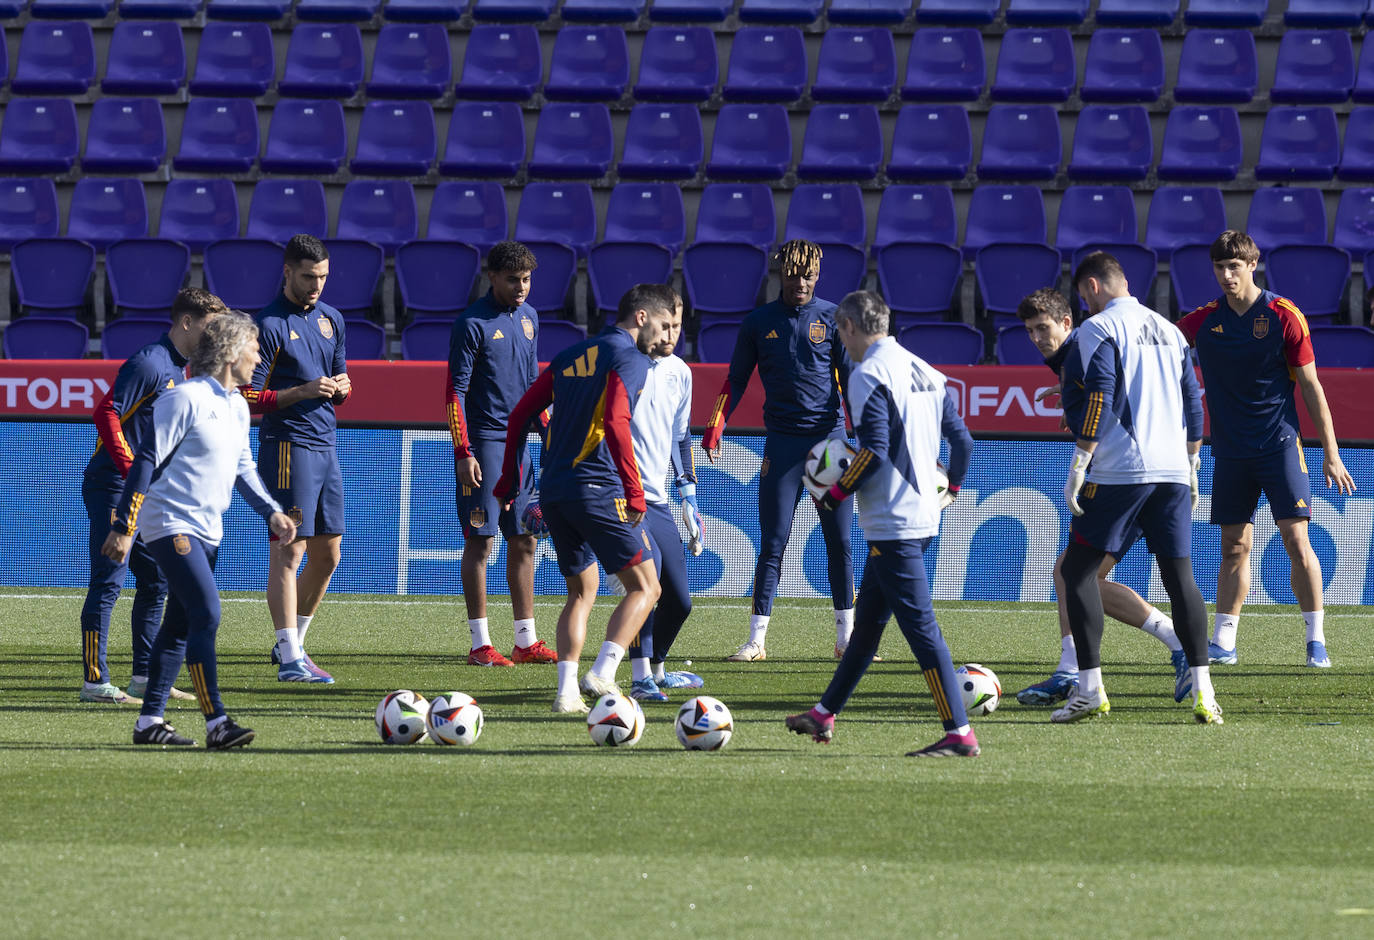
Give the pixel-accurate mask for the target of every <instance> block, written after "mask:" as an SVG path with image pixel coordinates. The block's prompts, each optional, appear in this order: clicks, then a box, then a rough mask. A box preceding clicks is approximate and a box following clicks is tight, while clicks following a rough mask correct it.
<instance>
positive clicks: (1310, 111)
mask: <svg viewBox="0 0 1374 940" xmlns="http://www.w3.org/2000/svg"><path fill="white" fill-rule="evenodd" d="M1340 149H1341V140H1340V133H1339V131H1338V130H1337V129H1336V112H1335V111H1333V110H1332V109H1331V108H1329V107H1323V106H1315V107H1309V108H1286V107H1275V108H1271V109H1269V113H1268V115H1266V116H1265V119H1264V133H1263V134H1262V135H1261V137H1260V151H1259V162H1258V163H1257V164H1255V178H1256V179H1261V180H1329V179H1331V177H1332V176H1334V175H1335V173H1336V164H1338V163H1340V162H1341V157H1340Z"/></svg>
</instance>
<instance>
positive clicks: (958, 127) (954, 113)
mask: <svg viewBox="0 0 1374 940" xmlns="http://www.w3.org/2000/svg"><path fill="white" fill-rule="evenodd" d="M971 163H973V130H972V128H971V127H970V126H969V118H968V111H967V110H966V109H965V108H964V106H963V105H961V104H932V105H921V104H908V105H903V106H902V109H901V111H899V112H898V113H897V124H896V127H895V128H894V129H893V132H892V159H891V160H889V161H888V164H887V175H888V176H889V177H891V178H892V179H894V180H961V179H963V178H964V177H965V176H967V175H968V168H969V165H970V164H971Z"/></svg>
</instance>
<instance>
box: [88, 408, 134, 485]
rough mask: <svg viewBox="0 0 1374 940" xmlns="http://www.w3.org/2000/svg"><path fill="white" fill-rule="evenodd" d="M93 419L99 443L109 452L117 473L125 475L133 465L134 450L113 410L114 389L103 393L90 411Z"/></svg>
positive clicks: (117, 415)
mask: <svg viewBox="0 0 1374 940" xmlns="http://www.w3.org/2000/svg"><path fill="white" fill-rule="evenodd" d="M91 418H92V419H93V420H94V421H95V432H96V433H97V434H99V435H100V443H101V444H102V445H103V446H104V448H105V450H106V451H108V452H109V455H110V459H111V460H112V461H114V465H115V469H117V470H118V471H119V475H120V476H122V477H127V476H128V475H129V468H130V467H132V466H133V465H134V451H133V448H131V447H130V446H129V441H128V439H127V438H126V437H125V436H124V426H123V425H122V424H121V423H120V420H119V412H118V411H116V410H115V405H114V389H111V390H110V391H108V392H106V393H105V397H104V398H102V399H100V404H98V405H96V406H95V411H93V412H92V413H91Z"/></svg>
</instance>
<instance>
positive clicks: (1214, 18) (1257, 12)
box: [1183, 0, 1269, 28]
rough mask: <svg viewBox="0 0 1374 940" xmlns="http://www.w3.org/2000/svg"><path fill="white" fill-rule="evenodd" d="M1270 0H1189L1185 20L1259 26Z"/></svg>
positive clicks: (1189, 22) (1215, 24)
mask: <svg viewBox="0 0 1374 940" xmlns="http://www.w3.org/2000/svg"><path fill="white" fill-rule="evenodd" d="M1268 9H1269V0H1188V12H1187V13H1184V14H1183V22H1185V23H1187V24H1188V25H1189V26H1240V27H1246V28H1248V27H1251V26H1258V25H1260V24H1261V23H1263V22H1264V14H1265V12H1266V11H1267V10H1268Z"/></svg>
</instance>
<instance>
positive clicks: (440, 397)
mask: <svg viewBox="0 0 1374 940" xmlns="http://www.w3.org/2000/svg"><path fill="white" fill-rule="evenodd" d="M118 368H119V363H118V362H110V361H106V360H98V359H71V360H67V359H62V360H57V359H33V360H24V359H0V419H9V418H48V419H75V418H87V417H89V416H90V413H91V410H92V409H93V408H94V407H95V405H96V403H97V402H98V401H99V400H100V399H101V397H102V396H103V395H104V394H105V392H106V391H107V390H108V389H109V386H110V383H111V382H112V381H113V380H114V375H115V371H116V370H117V369H118ZM725 370H726V367H725V366H724V365H693V366H692V373H693V377H694V383H693V388H694V393H695V394H694V399H693V403H692V419H693V422H694V423H696V424H702V423H704V422H705V421H706V419H707V417H708V416H709V415H710V413H711V408H712V406H713V405H714V403H715V400H716V395H717V394H718V393H719V391H720V387H721V383H722V382H723V381H724V379H725ZM942 371H944V372H945V374H946V375H948V376H949V377H950V385H951V388H952V389H953V392H954V394H955V395H956V396H957V401H958V404H959V411H960V413H961V414H962V415H963V416H964V420H965V421H966V422H967V423H968V426H969V429H970V430H972V431H973V432H974V433H983V434H1007V435H1044V434H1057V433H1059V409H1058V407H1057V401H1055V400H1053V399H1051V400H1048V401H1041V402H1037V401H1036V397H1037V395H1038V394H1039V393H1040V392H1041V391H1042V390H1043V389H1045V388H1047V387H1048V386H1050V385H1052V384H1053V379H1054V376H1053V375H1051V374H1050V372H1049V370H1047V369H1045V368H1043V367H1039V366H946V367H944V368H943V370H942ZM348 372H349V376H350V377H351V378H352V379H353V397H352V398H350V399H349V401H348V402H347V403H346V404H345V405H343V406H342V407H341V408H340V409H339V421H340V423H341V424H351V425H369V426H377V425H381V426H386V425H392V426H395V425H404V426H406V427H443V426H444V423H445V417H444V415H445V412H444V382H445V381H446V369H445V366H444V363H442V362H352V363H350V364H349V367H348ZM1320 376H1321V381H1322V385H1323V386H1324V387H1325V389H1326V399H1327V402H1328V403H1329V404H1330V406H1331V412H1332V415H1333V416H1334V419H1335V422H1336V433H1337V435H1338V436H1339V437H1340V438H1341V440H1343V441H1350V442H1352V443H1374V370H1365V369H1322V370H1320ZM1298 413H1299V415H1301V416H1302V418H1303V432H1304V434H1305V435H1306V436H1308V437H1311V436H1312V435H1313V431H1312V427H1311V424H1310V422H1309V421H1308V420H1307V415H1306V409H1305V408H1303V407H1302V405H1301V404H1299V406H1298ZM762 425H763V391H762V389H761V387H760V385H759V382H758V379H757V377H756V378H755V379H754V381H752V382H751V383H750V385H749V390H748V392H747V393H746V394H745V396H744V400H743V401H742V402H741V403H740V405H739V408H738V409H737V410H736V411H735V414H734V416H733V417H732V418H731V419H730V428H731V429H732V430H734V431H748V430H751V429H757V428H760V427H762Z"/></svg>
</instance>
